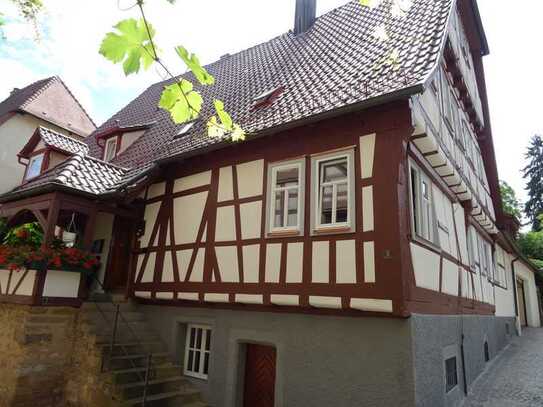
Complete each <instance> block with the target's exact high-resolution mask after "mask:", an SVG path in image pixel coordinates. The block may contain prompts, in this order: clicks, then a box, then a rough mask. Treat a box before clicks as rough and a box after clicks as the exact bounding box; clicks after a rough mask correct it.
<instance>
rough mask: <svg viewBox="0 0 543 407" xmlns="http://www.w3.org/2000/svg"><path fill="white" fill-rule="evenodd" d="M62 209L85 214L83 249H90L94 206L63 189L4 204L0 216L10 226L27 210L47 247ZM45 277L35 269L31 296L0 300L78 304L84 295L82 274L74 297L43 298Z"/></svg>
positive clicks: (94, 214)
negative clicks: (36, 224) (63, 191)
mask: <svg viewBox="0 0 543 407" xmlns="http://www.w3.org/2000/svg"><path fill="white" fill-rule="evenodd" d="M61 211H69V212H76V213H79V214H83V215H84V216H85V217H86V223H85V229H84V235H83V241H82V245H83V247H84V248H87V249H88V248H90V245H91V243H92V238H93V235H94V227H95V223H96V214H97V205H96V204H95V203H93V202H91V201H89V200H87V199H83V198H80V197H77V196H73V195H68V194H65V193H62V192H52V193H48V194H43V195H37V196H33V197H29V198H26V199H21V200H18V201H13V202H8V203H5V204H3V205H2V206H1V207H0V216H1V217H5V218H7V220H8V225H10V224H16V223H17V220H18V218H19V216H21V215H22V214H24V213H28V212H30V213H31V214H32V215H33V216H34V218H35V219H36V221H37V222H38V223H39V224H40V226H41V228H42V230H43V235H44V242H43V244H44V246H47V245H49V244H50V243H51V242H52V241H53V238H54V233H55V226H56V225H57V224H58V221H59V216H60V213H61ZM45 277H46V273H45V272H44V271H43V270H38V273H37V277H36V279H35V282H34V288H33V293H32V296H28V297H22V296H13V295H0V302H8V303H26V304H30V305H62V306H79V305H81V302H82V301H83V299H84V298H85V297H86V295H87V287H86V284H85V278H84V276H83V274H82V275H81V280H80V284H79V292H78V297H77V298H53V297H47V298H44V297H43V289H44V286H45Z"/></svg>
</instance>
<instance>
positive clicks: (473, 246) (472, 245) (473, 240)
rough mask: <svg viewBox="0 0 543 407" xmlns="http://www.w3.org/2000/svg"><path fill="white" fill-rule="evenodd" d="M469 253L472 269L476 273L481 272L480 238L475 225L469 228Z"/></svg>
mask: <svg viewBox="0 0 543 407" xmlns="http://www.w3.org/2000/svg"><path fill="white" fill-rule="evenodd" d="M468 254H469V258H470V266H471V269H472V270H473V271H474V272H475V273H477V274H479V273H480V271H481V263H480V258H479V238H478V235H477V232H476V231H475V228H474V227H473V226H470V227H469V229H468Z"/></svg>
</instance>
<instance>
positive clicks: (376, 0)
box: [360, 0, 383, 8]
mask: <svg viewBox="0 0 543 407" xmlns="http://www.w3.org/2000/svg"><path fill="white" fill-rule="evenodd" d="M382 2H383V0H360V4H362V6H364V7H369V8H375V7H379V5H380V4H381V3H382Z"/></svg>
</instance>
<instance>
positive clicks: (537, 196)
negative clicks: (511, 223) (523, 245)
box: [522, 135, 543, 231]
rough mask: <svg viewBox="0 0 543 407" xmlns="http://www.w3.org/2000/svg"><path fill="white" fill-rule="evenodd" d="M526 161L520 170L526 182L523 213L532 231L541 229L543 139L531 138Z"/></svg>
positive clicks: (542, 207) (539, 137) (536, 136)
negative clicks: (526, 194) (526, 199)
mask: <svg viewBox="0 0 543 407" xmlns="http://www.w3.org/2000/svg"><path fill="white" fill-rule="evenodd" d="M526 159H528V160H529V162H528V165H527V166H526V167H525V168H524V169H523V170H522V171H523V177H524V179H526V180H527V183H526V190H527V191H528V198H529V199H528V201H527V202H526V205H525V206H524V213H525V214H526V216H527V217H528V219H529V220H530V222H531V223H532V229H533V230H534V231H537V230H540V229H541V221H540V219H539V215H541V214H543V139H542V138H541V136H539V135H535V136H534V137H532V140H531V141H530V145H529V147H528V152H527V153H526Z"/></svg>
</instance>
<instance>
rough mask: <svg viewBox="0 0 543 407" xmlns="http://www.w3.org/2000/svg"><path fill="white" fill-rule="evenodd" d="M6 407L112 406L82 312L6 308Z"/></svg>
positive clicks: (1, 387)
mask: <svg viewBox="0 0 543 407" xmlns="http://www.w3.org/2000/svg"><path fill="white" fill-rule="evenodd" d="M0 324H1V325H0V326H2V329H1V330H0V355H1V357H0V407H8V406H9V407H27V406H28V407H63V406H73V407H75V406H89V407H94V406H96V407H98V406H100V407H108V406H109V405H111V404H110V403H111V396H110V394H111V393H110V392H109V387H108V385H107V384H105V383H102V382H101V381H100V355H99V350H98V349H97V347H96V346H95V345H94V342H95V338H94V336H92V335H90V334H89V333H88V332H87V331H86V328H85V325H84V324H82V323H81V322H80V320H79V310H77V309H74V308H63V307H29V306H23V305H13V304H0Z"/></svg>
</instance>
